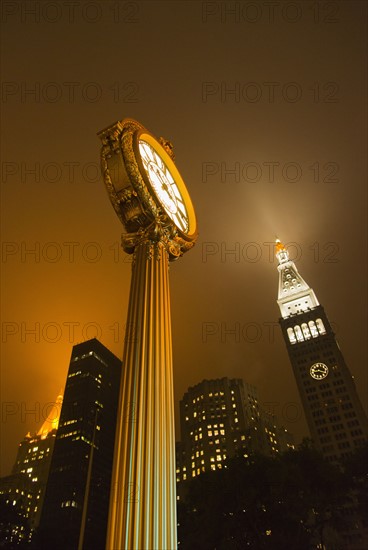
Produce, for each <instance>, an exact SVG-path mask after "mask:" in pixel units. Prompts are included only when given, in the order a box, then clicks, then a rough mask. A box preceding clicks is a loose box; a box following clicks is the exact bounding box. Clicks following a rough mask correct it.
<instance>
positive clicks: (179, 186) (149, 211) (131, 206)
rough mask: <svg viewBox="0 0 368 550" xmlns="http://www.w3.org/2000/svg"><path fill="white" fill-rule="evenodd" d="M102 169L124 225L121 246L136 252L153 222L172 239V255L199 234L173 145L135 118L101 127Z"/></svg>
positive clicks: (171, 257) (179, 252) (186, 245)
mask: <svg viewBox="0 0 368 550" xmlns="http://www.w3.org/2000/svg"><path fill="white" fill-rule="evenodd" d="M98 135H99V137H100V138H101V140H102V143H103V147H102V152H101V163H102V173H103V176H104V182H105V185H106V189H107V191H108V194H109V197H110V200H111V203H112V205H113V207H114V210H115V212H116V214H117V215H118V217H119V219H120V221H121V222H122V224H123V225H124V228H125V231H126V233H125V234H123V248H124V250H125V251H126V252H129V253H131V252H133V250H134V248H135V245H136V242H137V240H139V237H140V235H142V234H143V232H144V231H145V230H146V229H147V228H149V227H152V226H155V227H156V229H157V231H158V232H159V233H160V234H162V231H163V232H165V233H166V237H167V239H168V241H170V243H171V244H170V247H169V248H170V259H175V258H176V257H178V256H180V255H181V254H183V253H184V252H185V251H186V250H188V249H190V248H191V247H192V246H193V245H194V242H195V240H196V237H197V222H196V216H195V212H194V208H193V204H192V201H191V199H190V196H189V193H188V191H187V189H186V186H185V184H184V181H183V179H182V177H181V175H180V173H179V171H178V169H177V167H176V165H175V163H174V154H173V149H172V145H171V144H170V142H168V141H167V140H164V139H163V138H160V139H159V140H158V139H157V138H156V137H155V136H154V135H153V134H151V133H150V132H149V131H148V130H147V129H146V128H144V127H143V126H142V125H141V124H140V123H139V122H137V121H135V120H133V119H124V120H122V121H121V122H116V123H115V124H113V125H112V126H109V127H108V128H106V129H105V130H102V131H101V132H99V134H98Z"/></svg>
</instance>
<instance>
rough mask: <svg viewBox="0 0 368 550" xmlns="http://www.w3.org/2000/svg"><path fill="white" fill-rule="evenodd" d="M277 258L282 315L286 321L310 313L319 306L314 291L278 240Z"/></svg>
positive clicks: (278, 301)
mask: <svg viewBox="0 0 368 550" xmlns="http://www.w3.org/2000/svg"><path fill="white" fill-rule="evenodd" d="M275 247H276V257H277V259H278V261H279V265H278V266H277V269H278V272H279V292H278V300H277V303H278V305H279V308H280V311H281V315H282V317H283V318H284V319H285V318H286V317H289V316H290V315H296V314H298V313H302V312H303V311H308V310H310V309H313V308H314V307H316V306H318V305H319V302H318V300H317V297H316V295H315V293H314V291H313V290H312V289H311V288H310V287H309V286H308V284H307V283H306V282H305V281H304V279H303V277H302V276H301V275H300V273H299V271H298V269H297V267H296V265H295V263H294V262H293V261H292V260H290V257H289V252H288V251H287V249H286V247H285V245H284V244H283V243H282V242H281V241H280V239H276V243H275Z"/></svg>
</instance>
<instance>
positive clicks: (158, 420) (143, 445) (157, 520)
mask: <svg viewBox="0 0 368 550" xmlns="http://www.w3.org/2000/svg"><path fill="white" fill-rule="evenodd" d="M168 263H169V250H168V247H167V243H164V242H163V241H161V240H159V239H158V240H156V242H155V241H152V240H150V239H143V240H142V241H141V242H139V243H138V244H137V246H136V247H135V251H134V262H133V270H132V281H131V289H130V300H129V309H128V318H127V333H126V341H125V349H124V356H123V369H124V376H123V380H122V386H121V397H120V405H119V411H118V424H117V433H116V442H115V459H114V469H113V477H112V489H111V498H110V515H109V525H108V535H107V546H106V548H107V549H108V550H175V549H176V547H177V536H176V531H177V528H176V473H175V469H176V468H175V434H174V398H173V373H172V344H171V318H170V296H169V279H168Z"/></svg>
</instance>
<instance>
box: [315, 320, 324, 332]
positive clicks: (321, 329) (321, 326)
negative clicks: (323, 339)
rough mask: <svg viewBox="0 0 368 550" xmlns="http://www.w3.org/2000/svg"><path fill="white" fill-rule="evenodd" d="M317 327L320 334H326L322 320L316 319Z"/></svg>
mask: <svg viewBox="0 0 368 550" xmlns="http://www.w3.org/2000/svg"><path fill="white" fill-rule="evenodd" d="M316 325H317V329H318V332H319V333H320V334H326V329H325V325H324V324H323V322H322V319H316Z"/></svg>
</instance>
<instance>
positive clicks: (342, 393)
mask: <svg viewBox="0 0 368 550" xmlns="http://www.w3.org/2000/svg"><path fill="white" fill-rule="evenodd" d="M276 257H277V259H278V262H279V265H278V267H277V269H278V271H279V291H278V300H277V303H278V305H279V308H280V311H281V318H280V325H281V329H282V333H283V336H284V339H285V343H286V347H287V351H288V354H289V357H290V361H291V365H292V368H293V371H294V376H295V379H296V383H297V386H298V389H299V393H300V398H301V401H302V405H303V408H304V412H305V416H306V419H307V422H308V426H309V430H310V433H311V436H312V438H313V440H314V442H315V445H316V447H317V448H318V449H319V450H320V451H321V452H322V453H323V455H324V456H325V457H326V458H328V459H329V460H331V461H338V460H339V459H340V458H343V457H345V456H348V455H349V454H351V452H352V451H354V449H356V448H357V447H359V446H360V445H362V443H364V441H365V440H366V438H367V431H368V429H367V417H366V415H365V412H364V410H363V407H362V405H361V402H360V400H359V397H358V394H357V391H356V388H355V384H354V381H353V377H352V375H351V373H350V371H349V368H348V367H347V365H346V363H345V359H344V356H343V354H342V353H341V350H340V348H339V345H338V343H337V341H336V338H335V334H334V332H333V330H332V328H331V324H330V322H329V320H328V318H327V315H326V313H325V311H324V309H323V307H322V306H321V305H320V304H319V302H318V300H317V297H316V295H315V293H314V292H313V290H312V289H311V288H310V287H309V286H308V285H307V283H306V282H305V281H304V279H303V278H302V277H301V275H300V274H299V272H298V270H297V268H296V266H295V264H294V262H293V261H291V260H290V258H289V254H288V252H287V250H286V248H285V247H284V245H283V244H282V243H281V242H280V241H279V240H277V241H276Z"/></svg>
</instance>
